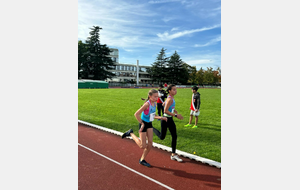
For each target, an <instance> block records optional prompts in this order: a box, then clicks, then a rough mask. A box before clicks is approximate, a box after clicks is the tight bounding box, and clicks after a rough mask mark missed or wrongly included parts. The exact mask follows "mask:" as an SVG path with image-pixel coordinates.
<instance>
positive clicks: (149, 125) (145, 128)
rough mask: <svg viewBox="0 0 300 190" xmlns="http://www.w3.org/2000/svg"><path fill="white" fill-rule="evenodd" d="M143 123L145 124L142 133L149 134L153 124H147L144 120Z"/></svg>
mask: <svg viewBox="0 0 300 190" xmlns="http://www.w3.org/2000/svg"><path fill="white" fill-rule="evenodd" d="M142 121H143V123H144V125H145V126H144V129H143V131H142V132H147V129H151V128H153V126H152V122H149V123H148V122H146V121H144V120H142ZM141 126H142V125H141V124H140V123H139V129H140V128H141Z"/></svg>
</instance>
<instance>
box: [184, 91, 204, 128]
mask: <svg viewBox="0 0 300 190" xmlns="http://www.w3.org/2000/svg"><path fill="white" fill-rule="evenodd" d="M197 90H198V87H197V86H194V87H193V88H192V92H193V95H192V102H191V107H190V109H191V113H190V120H189V123H188V124H186V125H185V127H191V126H192V125H191V123H192V121H193V116H195V125H194V126H193V127H192V128H198V127H197V123H198V116H199V115H200V104H201V101H200V93H199V92H197Z"/></svg>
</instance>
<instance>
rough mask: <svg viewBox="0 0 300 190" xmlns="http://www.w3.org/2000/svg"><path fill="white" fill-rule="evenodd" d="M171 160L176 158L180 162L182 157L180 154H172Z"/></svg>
mask: <svg viewBox="0 0 300 190" xmlns="http://www.w3.org/2000/svg"><path fill="white" fill-rule="evenodd" d="M171 160H176V161H178V162H182V159H181V158H179V156H178V155H175V156H172V155H171Z"/></svg>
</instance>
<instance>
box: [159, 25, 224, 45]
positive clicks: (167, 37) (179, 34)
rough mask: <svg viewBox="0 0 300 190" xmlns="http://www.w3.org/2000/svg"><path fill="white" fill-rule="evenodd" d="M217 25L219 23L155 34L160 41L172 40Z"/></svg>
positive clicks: (216, 26)
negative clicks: (172, 32)
mask: <svg viewBox="0 0 300 190" xmlns="http://www.w3.org/2000/svg"><path fill="white" fill-rule="evenodd" d="M218 27H220V25H214V26H212V27H203V28H200V29H193V30H184V31H182V32H177V33H174V34H169V33H168V32H164V33H163V34H161V33H158V34H157V36H158V37H159V38H160V39H161V40H162V41H168V40H172V39H174V38H179V37H182V36H185V35H188V34H192V33H195V32H203V31H206V30H211V29H214V28H218Z"/></svg>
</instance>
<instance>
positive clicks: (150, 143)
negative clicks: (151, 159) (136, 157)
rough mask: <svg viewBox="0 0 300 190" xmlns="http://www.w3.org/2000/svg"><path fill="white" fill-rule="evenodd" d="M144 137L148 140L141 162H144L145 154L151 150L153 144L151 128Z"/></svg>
mask: <svg viewBox="0 0 300 190" xmlns="http://www.w3.org/2000/svg"><path fill="white" fill-rule="evenodd" d="M146 136H147V139H148V143H147V145H146V148H145V149H144V152H143V155H142V157H141V160H144V159H145V158H146V156H147V154H148V153H149V152H150V150H151V149H152V144H153V129H152V128H149V129H147V132H146Z"/></svg>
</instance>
